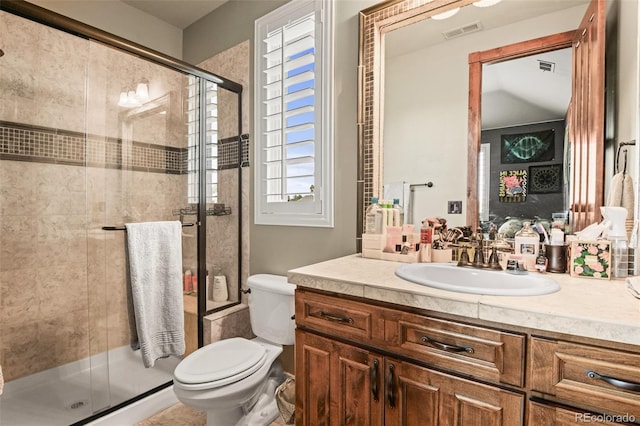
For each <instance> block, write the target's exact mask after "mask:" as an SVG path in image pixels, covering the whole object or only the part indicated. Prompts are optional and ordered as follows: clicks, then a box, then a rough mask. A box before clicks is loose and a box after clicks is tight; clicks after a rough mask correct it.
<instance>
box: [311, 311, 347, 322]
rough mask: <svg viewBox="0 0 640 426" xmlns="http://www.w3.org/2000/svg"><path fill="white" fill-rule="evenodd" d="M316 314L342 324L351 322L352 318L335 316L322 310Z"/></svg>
mask: <svg viewBox="0 0 640 426" xmlns="http://www.w3.org/2000/svg"><path fill="white" fill-rule="evenodd" d="M318 316H319V317H320V318H324V319H326V320H327V321H332V322H339V323H342V324H353V318H349V317H338V316H335V315H331V314H328V313H326V312H324V311H320V312H318Z"/></svg>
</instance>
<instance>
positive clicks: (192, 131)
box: [186, 76, 218, 204]
mask: <svg viewBox="0 0 640 426" xmlns="http://www.w3.org/2000/svg"><path fill="white" fill-rule="evenodd" d="M199 83H200V79H199V78H197V77H193V76H189V77H188V81H187V92H188V98H187V101H186V113H187V172H188V175H187V186H188V200H187V201H188V203H189V204H197V203H198V195H199V192H198V191H199V188H198V185H199V183H198V169H199V163H198V157H199V156H198V154H199V152H198V134H199V132H200V122H199V109H200V101H199ZM205 86H206V87H205V107H206V115H205V132H206V133H205V145H206V173H205V175H206V179H207V184H206V187H207V190H206V191H207V192H206V193H207V197H206V203H216V202H217V201H218V86H217V85H216V84H215V83H213V82H211V81H207V82H206V83H205Z"/></svg>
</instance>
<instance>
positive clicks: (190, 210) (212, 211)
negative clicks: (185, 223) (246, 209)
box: [172, 204, 231, 222]
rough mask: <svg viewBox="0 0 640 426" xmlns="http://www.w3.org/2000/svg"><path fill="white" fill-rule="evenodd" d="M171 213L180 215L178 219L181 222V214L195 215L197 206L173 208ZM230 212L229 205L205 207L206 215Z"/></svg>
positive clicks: (227, 213)
mask: <svg viewBox="0 0 640 426" xmlns="http://www.w3.org/2000/svg"><path fill="white" fill-rule="evenodd" d="M172 213H173V214H174V216H180V219H181V220H180V221H181V222H182V218H183V216H191V215H193V216H197V215H198V208H197V207H196V206H189V207H188V208H183V209H174V210H173V211H172ZM230 214H231V207H225V206H224V204H222V205H221V206H215V207H210V208H208V209H207V216H226V215H230Z"/></svg>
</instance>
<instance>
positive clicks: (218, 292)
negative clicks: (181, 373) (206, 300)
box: [212, 268, 229, 302]
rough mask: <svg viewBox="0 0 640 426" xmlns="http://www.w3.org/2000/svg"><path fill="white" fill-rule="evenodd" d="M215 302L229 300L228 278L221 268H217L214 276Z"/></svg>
mask: <svg viewBox="0 0 640 426" xmlns="http://www.w3.org/2000/svg"><path fill="white" fill-rule="evenodd" d="M212 293H213V301H214V302H225V301H227V300H228V299H229V291H228V290H227V277H225V276H224V275H223V274H222V270H221V269H220V268H216V272H215V274H214V276H213V291H212Z"/></svg>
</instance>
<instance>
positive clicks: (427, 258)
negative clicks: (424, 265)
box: [420, 219, 433, 262]
mask: <svg viewBox="0 0 640 426" xmlns="http://www.w3.org/2000/svg"><path fill="white" fill-rule="evenodd" d="M431 243H433V228H432V227H431V226H429V221H428V220H427V219H425V220H423V221H422V228H420V262H431Z"/></svg>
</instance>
